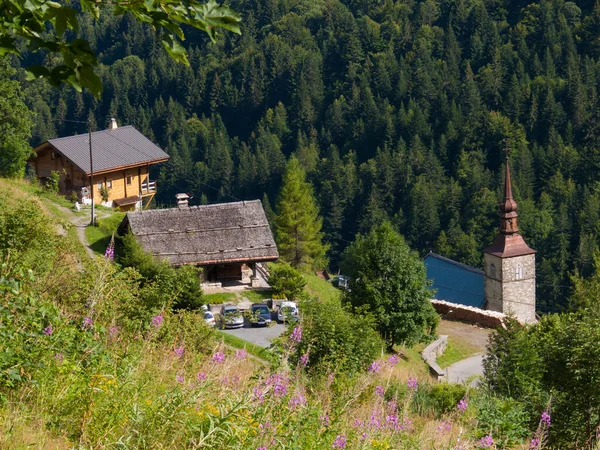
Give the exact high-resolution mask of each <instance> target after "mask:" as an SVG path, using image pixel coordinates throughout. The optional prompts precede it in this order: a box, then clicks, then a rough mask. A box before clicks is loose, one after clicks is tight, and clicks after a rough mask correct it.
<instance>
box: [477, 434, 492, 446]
mask: <svg viewBox="0 0 600 450" xmlns="http://www.w3.org/2000/svg"><path fill="white" fill-rule="evenodd" d="M492 445H494V440H493V439H492V437H491V436H490V435H487V436H484V437H482V438H481V439H480V440H479V442H478V443H477V447H479V448H489V447H491V446H492Z"/></svg>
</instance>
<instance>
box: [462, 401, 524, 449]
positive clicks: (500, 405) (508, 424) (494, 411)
mask: <svg viewBox="0 0 600 450" xmlns="http://www.w3.org/2000/svg"><path fill="white" fill-rule="evenodd" d="M471 404H474V405H475V407H476V409H477V419H478V424H477V427H478V428H479V430H480V432H481V436H484V435H486V434H490V435H492V436H494V442H495V443H496V446H497V448H499V449H501V448H514V446H515V445H517V444H520V443H522V442H523V441H524V440H525V439H527V438H528V437H529V435H530V431H529V428H528V424H529V414H527V412H526V410H525V408H524V406H523V404H522V403H520V402H517V401H515V400H513V399H503V398H498V397H494V396H489V395H479V396H476V397H475V398H473V400H472V402H471Z"/></svg>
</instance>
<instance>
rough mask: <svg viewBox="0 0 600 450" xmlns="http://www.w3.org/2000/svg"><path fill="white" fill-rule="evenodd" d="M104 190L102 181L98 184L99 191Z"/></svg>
mask: <svg viewBox="0 0 600 450" xmlns="http://www.w3.org/2000/svg"><path fill="white" fill-rule="evenodd" d="M100 189H102V181H101V182H100V183H98V190H100Z"/></svg>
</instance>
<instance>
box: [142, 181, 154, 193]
mask: <svg viewBox="0 0 600 450" xmlns="http://www.w3.org/2000/svg"><path fill="white" fill-rule="evenodd" d="M155 192H156V181H147V182H145V183H142V195H147V194H154V193H155Z"/></svg>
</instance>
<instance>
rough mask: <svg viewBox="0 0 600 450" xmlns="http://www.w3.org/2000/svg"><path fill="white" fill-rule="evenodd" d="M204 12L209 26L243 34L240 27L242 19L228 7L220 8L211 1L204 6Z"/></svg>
mask: <svg viewBox="0 0 600 450" xmlns="http://www.w3.org/2000/svg"><path fill="white" fill-rule="evenodd" d="M202 10H203V11H202V13H203V14H202V15H203V16H204V20H205V21H206V23H207V25H210V26H212V27H218V28H223V29H225V30H229V31H232V32H234V33H236V34H241V31H240V25H239V22H240V20H241V18H240V16H239V15H238V14H236V13H235V12H234V11H232V10H231V9H229V8H228V7H226V6H220V5H219V4H218V3H217V2H215V1H214V0H210V1H209V2H208V3H207V4H205V5H204V6H203V8H202Z"/></svg>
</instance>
